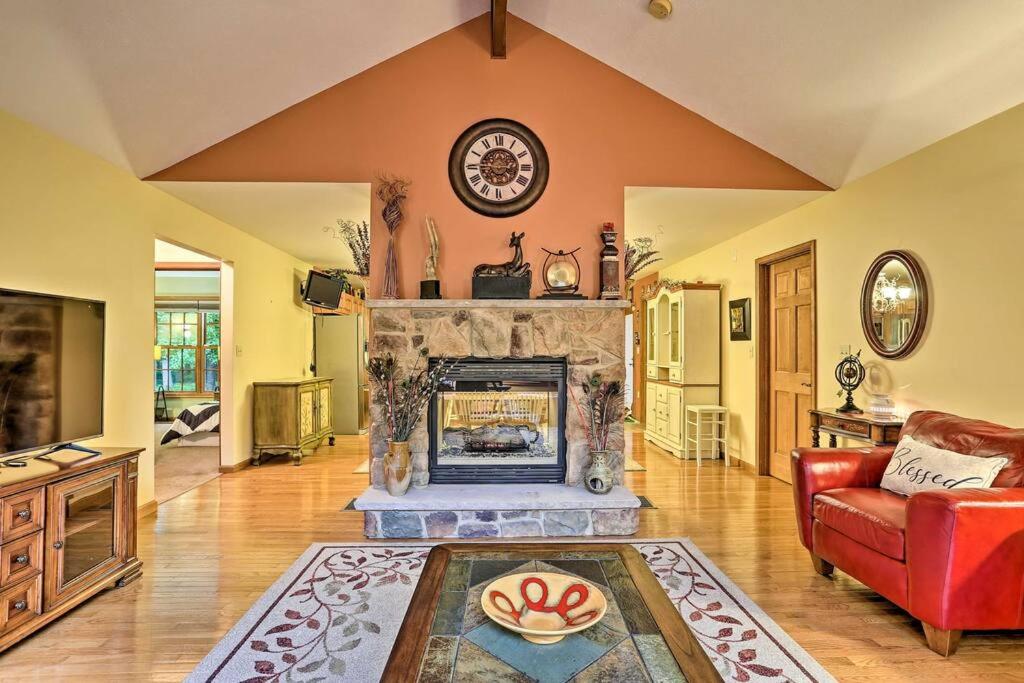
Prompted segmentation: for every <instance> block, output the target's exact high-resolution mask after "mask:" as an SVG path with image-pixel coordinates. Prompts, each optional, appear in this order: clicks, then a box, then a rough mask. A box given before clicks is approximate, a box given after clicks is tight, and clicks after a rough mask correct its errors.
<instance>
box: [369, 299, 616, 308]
mask: <svg viewBox="0 0 1024 683" xmlns="http://www.w3.org/2000/svg"><path fill="white" fill-rule="evenodd" d="M630 305H631V304H630V302H628V301H622V300H619V299H607V300H605V299H596V300H595V299H367V300H366V306H367V308H434V309H439V308H517V309H519V308H521V309H536V308H542V309H544V308H577V309H579V308H582V309H605V310H608V309H621V310H626V309H628V308H629V307H630Z"/></svg>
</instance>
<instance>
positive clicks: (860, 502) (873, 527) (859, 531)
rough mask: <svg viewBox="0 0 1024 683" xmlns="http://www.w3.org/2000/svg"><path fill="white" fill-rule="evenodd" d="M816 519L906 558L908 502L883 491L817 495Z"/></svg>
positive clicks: (836, 491)
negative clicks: (905, 530)
mask: <svg viewBox="0 0 1024 683" xmlns="http://www.w3.org/2000/svg"><path fill="white" fill-rule="evenodd" d="M814 518H815V519H816V520H818V521H820V522H821V523H822V524H824V525H825V526H827V527H829V528H830V529H833V530H835V531H838V532H839V533H841V534H843V535H844V536H847V537H848V538H852V539H853V540H855V541H857V542H858V543H861V544H863V545H865V546H867V547H869V548H871V549H872V550H875V551H876V552H879V553H882V554H883V555H886V556H888V557H891V558H893V559H894V560H900V561H902V560H903V558H904V535H903V531H904V529H905V528H906V526H907V499H906V498H905V497H903V496H899V495H896V494H895V493H890V492H889V491H885V490H883V489H860V488H848V489H831V490H829V491H824V492H822V493H819V494H817V495H815V496H814Z"/></svg>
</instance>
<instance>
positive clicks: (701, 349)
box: [644, 284, 722, 458]
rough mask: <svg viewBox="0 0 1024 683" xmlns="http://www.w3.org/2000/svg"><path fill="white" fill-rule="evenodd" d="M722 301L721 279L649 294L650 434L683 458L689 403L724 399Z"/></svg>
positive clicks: (646, 432)
mask: <svg viewBox="0 0 1024 683" xmlns="http://www.w3.org/2000/svg"><path fill="white" fill-rule="evenodd" d="M721 306H722V303H721V289H720V287H719V286H718V285H705V284H676V285H666V286H663V287H661V288H660V289H659V290H658V291H657V292H655V293H654V295H653V296H651V297H650V298H649V299H648V300H647V306H646V315H647V321H646V322H647V330H646V333H647V355H646V357H645V362H646V365H647V367H646V370H645V375H646V377H647V392H646V398H647V408H646V414H645V417H646V418H647V421H646V424H645V425H644V427H645V429H644V438H646V439H647V440H648V441H651V442H653V443H655V444H657V445H659V446H661V447H662V448H664V449H666V450H668V451H669V452H671V453H672V454H673V455H675V456H677V457H680V458H681V457H683V435H684V432H685V430H684V423H683V421H684V420H685V419H686V417H685V416H686V406H688V405H696V404H712V405H718V404H719V403H720V400H721V395H720V383H721V370H720V362H721V338H722V337H721V330H722V317H721V315H722V313H721ZM708 456H710V457H714V456H713V454H708Z"/></svg>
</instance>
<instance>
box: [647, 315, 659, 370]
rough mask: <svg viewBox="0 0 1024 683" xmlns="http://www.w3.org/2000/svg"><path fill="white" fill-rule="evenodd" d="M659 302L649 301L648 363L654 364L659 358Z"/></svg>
mask: <svg viewBox="0 0 1024 683" xmlns="http://www.w3.org/2000/svg"><path fill="white" fill-rule="evenodd" d="M657 308H658V307H657V304H655V303H654V301H648V302H647V363H648V364H649V365H654V364H656V363H657V359H658V321H657Z"/></svg>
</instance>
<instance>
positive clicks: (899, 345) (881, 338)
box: [860, 251, 928, 358]
mask: <svg viewBox="0 0 1024 683" xmlns="http://www.w3.org/2000/svg"><path fill="white" fill-rule="evenodd" d="M927 320H928V285H927V283H926V282H925V278H924V271H923V270H922V269H921V265H920V264H919V263H918V262H917V259H915V258H914V257H913V256H912V255H910V254H909V253H907V252H905V251H887V252H885V253H884V254H882V255H881V256H879V257H878V258H876V259H875V261H874V263H872V264H871V267H870V268H868V273H867V276H866V277H865V278H864V286H863V288H862V289H861V294H860V322H861V326H862V327H863V328H864V336H865V337H867V340H868V343H869V344H870V345H871V348H872V349H874V351H875V353H877V354H878V355H879V356H882V357H883V358H903V357H904V356H908V355H910V354H911V353H912V352H913V351H914V349H915V348H916V347H917V345H918V343H919V342H920V341H921V337H922V336H923V335H924V328H925V323H926V322H927Z"/></svg>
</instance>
